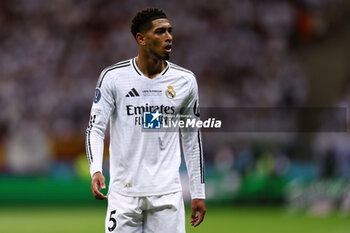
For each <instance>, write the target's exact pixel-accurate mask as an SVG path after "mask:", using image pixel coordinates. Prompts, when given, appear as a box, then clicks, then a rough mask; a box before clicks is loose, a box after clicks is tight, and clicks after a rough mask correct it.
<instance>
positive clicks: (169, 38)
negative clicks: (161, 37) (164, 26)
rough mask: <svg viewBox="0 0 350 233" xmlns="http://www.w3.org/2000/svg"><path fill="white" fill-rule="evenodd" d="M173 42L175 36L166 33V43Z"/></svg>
mask: <svg viewBox="0 0 350 233" xmlns="http://www.w3.org/2000/svg"><path fill="white" fill-rule="evenodd" d="M172 40H173V36H172V35H171V34H170V33H169V32H168V31H167V32H166V41H167V42H171V41H172Z"/></svg>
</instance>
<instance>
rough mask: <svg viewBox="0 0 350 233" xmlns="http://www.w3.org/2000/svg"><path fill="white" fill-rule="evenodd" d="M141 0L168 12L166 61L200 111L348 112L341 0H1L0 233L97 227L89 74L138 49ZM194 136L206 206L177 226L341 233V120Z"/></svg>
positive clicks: (344, 216) (344, 174)
mask: <svg viewBox="0 0 350 233" xmlns="http://www.w3.org/2000/svg"><path fill="white" fill-rule="evenodd" d="M149 6H155V7H160V8H162V9H164V11H165V12H166V13H167V15H168V17H169V18H170V20H171V23H172V24H173V26H174V45H175V46H174V51H173V54H172V58H171V60H172V62H174V63H177V64H179V65H181V66H183V67H186V68H189V69H191V70H193V71H194V72H195V73H196V75H197V79H198V83H199V87H200V102H201V106H202V107H214V106H215V107H222V108H224V107H269V108H274V107H281V106H284V107H300V106H304V107H305V106H307V107H345V108H347V109H348V107H349V103H350V69H349V64H350V60H349V58H350V46H349V38H350V19H349V17H348V16H349V13H350V2H349V1H346V0H264V1H259V0H216V1H204V0H203V1H190V0H179V1H161V0H149V1H141V0H138V1H103V0H88V1H83V0H74V1H68V0H52V1H44V0H26V1H25V0H13V1H11V0H3V1H1V2H0V77H1V78H0V107H1V113H0V232H4V233H8V232H67V233H70V232H86V233H88V232H103V229H104V226H103V225H104V217H105V206H106V203H105V202H98V201H95V200H93V198H92V195H91V194H90V188H89V186H90V175H89V172H88V163H87V161H86V155H85V148H84V134H85V129H86V127H87V123H88V119H89V111H90V107H91V102H92V98H93V90H94V87H95V85H96V82H97V78H98V76H99V73H100V72H101V71H102V69H103V68H104V67H106V66H108V65H111V64H114V63H116V62H117V61H120V60H124V59H128V58H130V57H133V56H135V55H136V54H137V46H136V43H135V41H134V39H133V38H132V35H131V33H130V32H129V31H130V30H129V27H130V20H131V18H132V16H133V15H134V14H135V12H137V11H138V10H139V9H141V8H145V7H149ZM315 117H316V116H315ZM317 117H319V118H320V119H323V118H322V116H317ZM286 120H288V119H286ZM347 120H348V121H347V129H349V127H348V126H349V122H350V121H349V118H347ZM292 122H293V124H295V127H296V128H301V127H302V125H303V124H307V123H308V122H305V121H303V120H302V121H300V120H299V121H298V120H295V119H294V121H292ZM327 123H328V122H327V120H324V121H323V122H322V124H324V125H327ZM322 124H321V128H322ZM107 139H108V137H107ZM203 140H204V145H203V146H204V154H205V161H206V187H207V197H208V199H207V203H208V207H207V209H208V213H207V218H206V221H205V223H203V224H202V225H201V226H200V227H199V228H198V229H195V230H193V229H191V228H188V232H210V233H211V232H215V231H216V232H220V233H221V232H240V233H244V232H247V233H248V232H254V233H265V232H267V233H274V232H276V233H277V232H278V233H287V232H293V233H294V232H307V233H310V232H317V233H320V232H325V233H346V232H350V221H349V220H350V219H349V214H350V182H349V176H350V134H349V133H348V130H347V132H317V131H315V132H309V133H305V132H298V131H296V132H289V133H286V132H278V133H271V132H270V133H269V132H266V133H264V132H259V133H254V132H235V133H205V134H203ZM106 145H107V143H106ZM105 151H106V157H107V156H108V153H107V152H108V149H106V150H105ZM106 161H107V160H106ZM104 167H105V172H107V171H108V163H107V162H106V164H105V166H104ZM181 174H182V176H183V183H184V191H185V194H184V195H185V198H186V200H188V199H189V194H188V188H187V187H188V181H187V179H186V176H185V168H184V166H182V167H181Z"/></svg>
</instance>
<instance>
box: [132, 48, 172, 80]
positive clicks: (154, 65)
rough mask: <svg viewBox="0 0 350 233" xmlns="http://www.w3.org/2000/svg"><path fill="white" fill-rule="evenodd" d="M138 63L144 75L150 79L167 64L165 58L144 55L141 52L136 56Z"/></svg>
mask: <svg viewBox="0 0 350 233" xmlns="http://www.w3.org/2000/svg"><path fill="white" fill-rule="evenodd" d="M136 65H137V67H138V68H139V70H140V71H141V72H142V73H143V75H145V76H146V77H148V78H150V79H153V78H155V77H156V76H157V75H158V74H160V72H162V70H164V69H165V67H166V66H167V64H166V62H165V61H164V60H160V59H156V58H152V57H148V56H142V55H141V54H139V55H138V56H137V57H136Z"/></svg>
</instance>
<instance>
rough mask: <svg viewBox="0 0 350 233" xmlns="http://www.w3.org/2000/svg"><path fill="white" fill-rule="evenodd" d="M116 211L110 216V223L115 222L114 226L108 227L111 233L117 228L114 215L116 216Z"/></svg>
mask: <svg viewBox="0 0 350 233" xmlns="http://www.w3.org/2000/svg"><path fill="white" fill-rule="evenodd" d="M115 212H116V210H113V211H111V214H110V215H109V221H110V222H113V225H112V226H111V227H108V230H109V231H113V230H114V229H115V228H116V227H117V220H115V218H114V217H113V214H115Z"/></svg>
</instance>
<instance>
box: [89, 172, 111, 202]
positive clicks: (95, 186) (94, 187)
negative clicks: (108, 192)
mask: <svg viewBox="0 0 350 233" xmlns="http://www.w3.org/2000/svg"><path fill="white" fill-rule="evenodd" d="M101 188H102V189H105V188H106V184H105V177H104V176H103V175H102V173H101V172H96V173H95V174H94V175H93V176H92V181H91V192H92V194H93V195H94V197H95V199H99V200H104V199H107V196H105V195H104V194H103V193H101V192H100V189H101Z"/></svg>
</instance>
